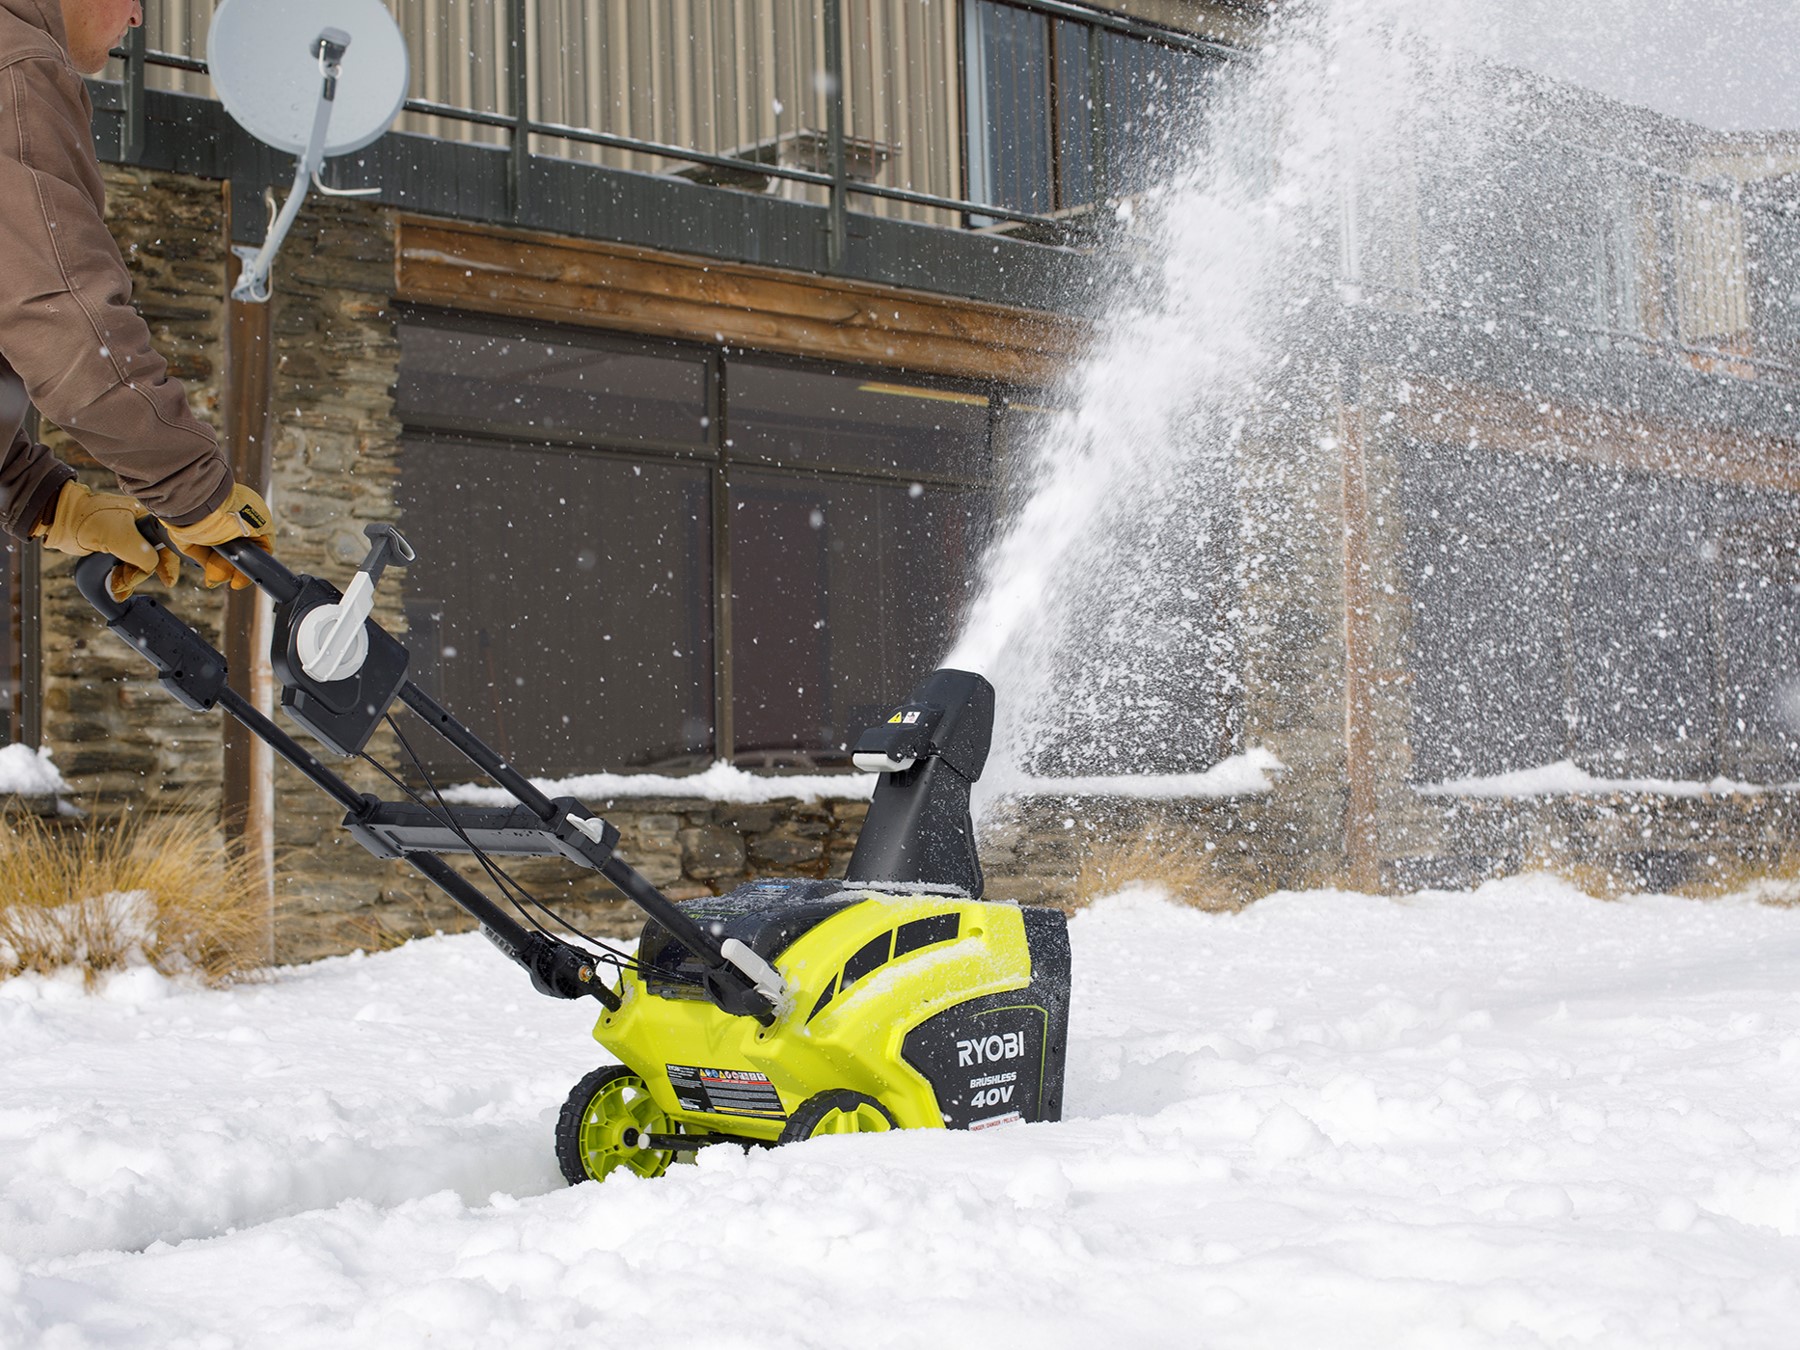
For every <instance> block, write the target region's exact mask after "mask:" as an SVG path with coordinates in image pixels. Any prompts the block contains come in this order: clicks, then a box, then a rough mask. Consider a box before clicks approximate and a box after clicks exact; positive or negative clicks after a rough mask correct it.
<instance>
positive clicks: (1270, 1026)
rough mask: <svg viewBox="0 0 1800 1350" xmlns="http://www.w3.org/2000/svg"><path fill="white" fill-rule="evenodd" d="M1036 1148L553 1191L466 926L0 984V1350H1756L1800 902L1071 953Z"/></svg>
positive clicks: (1791, 1215)
mask: <svg viewBox="0 0 1800 1350" xmlns="http://www.w3.org/2000/svg"><path fill="white" fill-rule="evenodd" d="M1071 937H1072V940H1073V943H1074V951H1075V969H1076V990H1075V1004H1074V1014H1073V1020H1072V1024H1071V1036H1070V1054H1069V1090H1068V1101H1067V1119H1066V1120H1065V1121H1064V1122H1063V1123H1061V1124H1057V1125H1044V1126H1025V1127H1015V1128H1012V1129H1006V1130H996V1131H990V1132H984V1133H982V1134H979V1135H969V1134H955V1135H953V1134H943V1133H936V1132H918V1133H904V1134H895V1135H888V1136H878V1137H869V1138H832V1139H824V1140H820V1141H816V1142H814V1143H811V1144H807V1145H801V1146H797V1147H792V1148H787V1149H781V1150H775V1151H758V1152H755V1153H749V1154H744V1153H739V1152H737V1151H735V1150H731V1149H720V1150H713V1151H710V1152H708V1153H706V1154H704V1155H703V1157H702V1161H701V1163H700V1164H699V1165H698V1166H693V1167H682V1168H678V1169H676V1170H674V1171H673V1172H671V1173H670V1175H668V1176H667V1177H664V1178H662V1179H661V1180H658V1181H654V1182H644V1181H640V1180H639V1179H637V1178H635V1177H632V1176H629V1175H620V1176H616V1177H614V1178H612V1179H610V1180H609V1181H607V1182H606V1183H605V1184H604V1185H600V1186H583V1187H578V1188H575V1189H565V1188H563V1187H561V1186H560V1185H559V1184H558V1181H557V1177H556V1174H555V1169H554V1165H553V1163H552V1161H551V1159H550V1151H549V1142H548V1141H549V1132H550V1128H551V1122H552V1120H553V1119H554V1114H555V1111H556V1109H557V1106H558V1105H559V1103H560V1101H561V1099H562V1096H563V1094H564V1092H565V1091H566V1090H567V1087H568V1086H569V1084H570V1083H572V1082H573V1081H574V1080H575V1078H576V1077H578V1076H579V1075H580V1074H581V1073H582V1072H584V1071H585V1070H586V1069H587V1068H589V1067H591V1066H592V1065H593V1064H594V1063H596V1062H597V1061H598V1060H599V1059H600V1054H599V1052H598V1050H597V1048H596V1047H595V1046H594V1045H593V1043H592V1042H591V1041H589V1040H588V1039H587V1033H588V1029H589V1026H590V1024H591V1020H592V1017H593V1010H592V1009H591V1008H590V1007H577V1006H571V1005H568V1004H563V1003H557V1002H554V1001H551V1000H547V999H542V998H539V997H537V996H535V995H533V994H532V993H531V992H530V990H529V988H528V987H527V985H526V983H525V981H524V979H523V977H522V976H520V975H519V974H518V972H517V971H515V970H514V969H513V968H512V967H511V966H509V965H508V964H507V963H506V962H504V961H503V960H501V959H500V958H499V957H498V956H496V955H495V954H494V953H493V952H492V951H491V950H489V949H488V948H487V947H486V945H485V944H484V943H483V942H482V941H481V940H480V939H479V938H478V937H474V936H467V937H457V938H448V939H436V940H433V941H428V942H421V943H415V944H413V945H411V946H408V947H405V948H402V949H400V950H398V951H395V952H391V953H387V954H384V955H381V956H377V957H371V958H368V959H364V960H357V959H350V960H340V961H331V962H324V963H321V964H319V965H317V966H312V967H307V968H304V969H299V970H290V971H283V972H280V973H279V974H278V975H277V976H276V977H275V978H273V979H272V980H270V981H269V982H267V983H265V984H261V985H253V986H247V987H240V988H237V989H235V990H229V991H216V992H207V991H196V990H193V989H189V988H186V987H184V986H181V985H178V984H172V983H170V982H168V981H166V980H163V979H161V978H160V977H157V976H155V975H154V973H153V972H149V971H137V972H131V973H129V974H128V975H125V976H120V977H117V978H115V979H114V980H112V981H110V982H109V983H107V984H106V985H105V986H104V989H103V992H102V994H101V995H100V996H98V997H82V996H81V995H80V994H79V993H78V992H77V990H76V988H75V987H74V986H73V985H71V984H69V983H67V982H61V981H55V980H36V979H33V980H14V981H10V982H7V983H5V984H0V1044H4V1045H5V1046H6V1061H5V1063H6V1072H5V1073H4V1074H0V1344H5V1345H8V1346H11V1345H32V1344H39V1343H52V1342H54V1343H56V1344H68V1345H88V1344H170V1343H186V1344H221V1345H223V1344H247V1343H251V1342H258V1343H265V1344H277V1345H283V1346H302V1347H305V1346H332V1347H361V1346H370V1347H379V1348H380V1350H397V1348H398V1347H409V1346H422V1345H425V1344H427V1343H429V1344H431V1345H449V1346H476V1345H484V1346H485V1345H494V1344H528V1343H547V1342H551V1341H553V1340H557V1339H567V1338H570V1337H580V1338H582V1339H584V1340H587V1339H602V1340H606V1341H608V1342H609V1343H611V1342H613V1341H617V1342H618V1343H621V1344H630V1345H633V1346H636V1347H639V1348H640V1350H660V1348H661V1347H670V1348H671V1350H673V1348H674V1347H687V1346H691V1345H693V1344H695V1343H696V1341H701V1342H704V1343H707V1344H718V1345H722V1346H729V1347H734V1348H736V1350H761V1348H762V1347H768V1348H769V1350H774V1348H775V1347H784V1348H785V1347H821V1348H822V1347H834V1348H835V1347H839V1346H843V1345H868V1346H871V1347H914V1346H917V1347H937V1346H943V1345H967V1344H994V1345H1032V1346H1042V1347H1047V1348H1048V1350H1059V1348H1060V1347H1069V1348H1070V1350H1075V1348H1076V1347H1079V1350H1091V1347H1092V1346H1093V1345H1094V1344H1096V1343H1100V1344H1111V1345H1128V1346H1131V1347H1134V1350H1135V1348H1136V1347H1171V1348H1173V1347H1182V1348H1183V1350H1185V1348H1186V1347H1191V1346H1194V1345H1201V1344H1204V1345H1206V1346H1208V1347H1223V1348H1225V1350H1230V1348H1231V1347H1252V1346H1254V1347H1268V1346H1331V1347H1333V1350H1339V1348H1340V1347H1342V1348H1353V1347H1363V1346H1367V1347H1381V1350H1391V1348H1392V1347H1394V1346H1396V1345H1412V1346H1421V1347H1427V1346H1428V1347H1439V1346H1456V1347H1470V1346H1495V1347H1501V1346H1545V1345H1570V1346H1574V1345H1581V1346H1590V1345H1605V1346H1633V1347H1635V1346H1647V1345H1680V1346H1683V1347H1684V1348H1686V1347H1711V1346H1719V1347H1727V1346H1728V1347H1731V1350H1754V1348H1757V1347H1769V1348H1771V1350H1773V1348H1774V1347H1783V1350H1785V1347H1787V1346H1790V1345H1792V1343H1793V1327H1794V1325H1795V1321H1796V1319H1797V1318H1800V1278H1797V1277H1796V1274H1795V1272H1796V1270H1797V1269H1800V1265H1797V1264H1796V1261H1795V1251H1796V1243H1797V1242H1800V1124H1797V1123H1796V1122H1800V999H1796V997H1795V995H1794V990H1795V989H1796V988H1800V911H1797V910H1793V909H1779V908H1771V907H1763V906H1755V905H1751V904H1747V903H1743V902H1720V903H1713V904H1700V903H1697V902H1692V901H1675V900H1669V899H1663V898H1649V899H1635V900H1629V901H1625V902H1620V903H1611V904H1603V903H1600V902H1597V901H1594V900H1590V899H1588V898H1586V897H1584V896H1581V895H1579V894H1577V893H1576V892H1574V891H1572V890H1570V889H1569V888H1568V887H1566V886H1564V885H1563V884H1561V883H1558V882H1554V881H1550V880H1546V879H1543V878H1526V879H1519V880H1514V881H1508V882H1504V883H1494V884H1491V885H1489V886H1486V887H1483V888H1482V889H1480V890H1478V891H1475V892H1470V893H1461V894H1441V893H1440V894H1426V895H1420V896H1416V897H1412V898H1410V899H1408V900H1404V901H1399V902H1395V901H1390V900H1385V899H1376V898H1372V897H1368V896H1360V895H1351V894H1341V893H1306V894H1285V895H1278V896H1274V897H1271V898H1270V899H1269V900H1266V901H1264V902H1262V903H1259V904H1257V905H1255V906H1252V907H1251V908H1250V909H1248V910H1246V911H1244V912H1243V913H1240V914H1236V915H1214V914H1205V913H1200V912H1198V911H1193V910H1187V909H1180V908H1176V907H1173V906H1171V905H1169V904H1167V903H1165V902H1164V901H1163V900H1162V899H1160V898H1159V897H1158V896H1156V895H1155V894H1153V893H1150V892H1145V891H1137V892H1133V893H1130V894H1125V895H1121V896H1118V897H1115V898H1113V899H1111V900H1108V901H1104V902H1102V903H1101V904H1099V905H1098V906H1096V907H1095V908H1094V909H1092V910H1090V911H1088V912H1085V913H1083V914H1081V915H1079V916H1078V917H1077V918H1076V919H1075V920H1074V921H1073V924H1072V927H1071Z"/></svg>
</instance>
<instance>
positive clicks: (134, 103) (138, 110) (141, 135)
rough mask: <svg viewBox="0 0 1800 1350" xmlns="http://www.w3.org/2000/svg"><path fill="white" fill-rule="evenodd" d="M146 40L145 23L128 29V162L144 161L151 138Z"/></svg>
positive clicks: (126, 151)
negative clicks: (146, 122)
mask: <svg viewBox="0 0 1800 1350" xmlns="http://www.w3.org/2000/svg"><path fill="white" fill-rule="evenodd" d="M145 49H146V40H145V37H144V30H143V28H142V27H138V28H128V29H126V30H125V135H124V142H125V143H124V145H123V146H122V147H121V148H122V149H123V150H124V152H125V153H124V158H125V162H126V163H127V164H141V163H143V160H144V147H145V143H146V141H147V140H148V136H147V133H146V131H145V128H144V120H145V115H144V51H145Z"/></svg>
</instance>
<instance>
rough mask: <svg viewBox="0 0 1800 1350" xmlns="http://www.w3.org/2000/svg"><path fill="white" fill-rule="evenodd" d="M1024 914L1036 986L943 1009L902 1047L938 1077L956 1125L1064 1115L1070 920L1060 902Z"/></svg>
mask: <svg viewBox="0 0 1800 1350" xmlns="http://www.w3.org/2000/svg"><path fill="white" fill-rule="evenodd" d="M1023 913H1024V919H1025V940H1026V943H1027V945H1028V947H1029V949H1030V952H1031V983H1030V985H1028V986H1027V987H1026V988H1024V989H1021V990H1018V991H1016V992H1014V993H1010V994H989V995H986V996H984V997H982V998H977V999H971V1000H969V1001H968V1002H967V1003H964V1004H961V1005H959V1006H957V1007H955V1008H951V1009H949V1010H948V1011H947V1012H942V1013H939V1014H938V1015H937V1016H936V1017H933V1018H930V1019H928V1020H927V1021H924V1022H921V1023H920V1024H919V1025H918V1026H916V1027H914V1028H913V1029H912V1031H910V1032H909V1033H907V1037H906V1040H905V1042H904V1043H903V1044H902V1046H901V1052H900V1053H901V1057H902V1058H904V1059H905V1060H906V1062H907V1063H908V1064H910V1065H912V1066H913V1068H915V1069H917V1070H918V1071H919V1072H920V1073H921V1074H922V1075H923V1076H924V1077H925V1080H926V1081H927V1082H929V1083H930V1084H931V1086H932V1089H933V1091H935V1092H936V1094H937V1099H938V1109H939V1110H941V1111H942V1112H943V1113H944V1124H945V1125H946V1126H947V1127H948V1128H950V1129H953V1130H968V1129H983V1128H985V1127H987V1126H989V1125H1003V1124H1007V1123H1009V1122H1011V1121H1015V1120H1061V1119H1062V1098H1063V1064H1064V1060H1065V1059H1066V1057H1067V1053H1068V1039H1069V935H1068V923H1067V920H1066V919H1065V918H1064V917H1063V915H1062V913H1061V912H1060V911H1058V910H1054V909H1026V910H1024V911H1023Z"/></svg>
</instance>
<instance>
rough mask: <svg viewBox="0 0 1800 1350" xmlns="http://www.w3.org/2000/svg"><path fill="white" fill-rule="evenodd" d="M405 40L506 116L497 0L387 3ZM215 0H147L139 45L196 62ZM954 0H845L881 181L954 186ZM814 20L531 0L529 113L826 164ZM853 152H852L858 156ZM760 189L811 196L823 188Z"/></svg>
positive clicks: (417, 82)
mask: <svg viewBox="0 0 1800 1350" xmlns="http://www.w3.org/2000/svg"><path fill="white" fill-rule="evenodd" d="M386 3H387V5H388V8H389V10H390V11H391V12H392V13H393V14H394V16H395V18H396V19H397V20H398V22H399V24H400V27H401V31H402V32H403V33H404V34H405V35H406V41H407V46H408V48H409V50H410V52H411V55H412V84H411V89H410V93H411V96H412V97H414V98H419V99H428V100H431V101H433V102H438V103H446V104H450V105H453V106H455V107H460V108H468V109H471V110H474V111H477V112H486V113H498V114H510V113H511V112H512V107H511V93H510V90H511V80H512V69H511V62H512V60H513V51H512V41H511V35H510V32H509V28H508V25H509V18H508V10H507V6H506V5H505V4H503V3H501V2H500V0H386ZM213 8H214V0H146V9H145V22H146V27H147V30H148V37H149V41H150V45H151V47H152V48H153V49H155V50H158V51H166V52H174V53H177V54H179V55H183V56H193V57H198V58H202V59H204V57H205V55H206V49H205V48H206V29H207V25H208V24H209V23H210V22H211V19H212V11H213ZM956 14H957V0H845V3H844V48H845V50H844V69H845V72H846V97H845V112H846V126H847V132H848V135H849V136H850V137H852V138H853V139H854V140H858V141H861V142H865V143H867V146H868V148H869V149H870V150H871V151H872V152H873V153H874V155H875V157H876V159H877V160H878V161H879V163H880V171H879V173H878V174H877V175H876V177H875V179H874V181H876V182H879V183H881V184H884V185H886V186H892V187H900V188H907V189H911V190H913V191H919V192H928V193H932V194H934V195H937V196H946V197H957V196H961V195H962V153H961V143H962V127H961V123H960V118H959V115H958V107H959V96H958V80H959V71H960V57H959V54H958V50H957V21H956ZM823 49H824V19H823V14H822V8H821V6H820V5H819V4H818V0H605V2H604V3H596V2H595V0H528V2H527V5H526V52H525V59H526V61H527V70H526V79H527V88H528V89H529V91H530V96H531V101H532V108H531V113H532V116H533V117H534V118H535V119H536V120H538V121H541V122H552V123H557V124H560V125H564V126H571V127H579V128H582V129H584V130H588V131H599V132H606V133H609V134H612V135H617V136H626V137H631V138H633V139H638V140H646V141H656V142H659V143H661V144H665V145H671V146H679V147H681V148H683V149H692V150H698V151H701V152H704V153H708V154H715V155H735V154H750V153H752V152H755V151H757V150H758V149H759V148H760V150H761V153H763V154H767V155H774V156H777V157H778V158H779V160H780V162H782V163H786V164H789V165H792V166H796V167H804V168H823V165H822V163H821V162H820V160H821V154H820V151H819V148H818V147H819V146H820V145H821V144H822V142H823V139H824V134H825V127H826V118H825V87H824V69H825V60H824V50H823ZM150 82H151V84H152V86H153V87H155V88H159V89H170V90H175V91H178V92H182V93H198V94H206V93H210V85H209V82H208V81H207V80H206V78H205V77H204V76H197V75H189V74H185V73H182V72H177V71H170V70H168V69H166V68H159V69H154V70H153V71H152V72H151V76H150ZM399 129H400V130H402V131H416V132H419V133H421V134H424V135H428V136H435V137H439V138H441V139H444V140H454V141H471V142H476V143H484V144H495V145H499V144H505V143H506V142H507V139H508V135H509V133H508V132H507V131H506V130H505V129H504V128H500V127H482V126H473V125H470V124H468V123H465V122H457V121H455V120H453V119H449V118H442V117H429V116H423V115H420V114H417V113H407V114H404V115H403V116H402V117H401V119H400V122H399ZM531 148H532V151H533V153H535V154H539V155H548V156H554V157H557V158H564V159H574V160H581V161H585V162H588V163H595V164H605V165H608V166H611V167H614V168H625V169H633V170H637V171H639V172H644V173H674V172H676V171H678V170H680V169H681V168H682V167H683V165H682V163H681V161H679V160H674V159H668V158H664V157H660V156H655V155H647V154H643V153H640V152H634V151H624V150H614V149H610V148H603V147H600V146H594V145H586V144H583V143H581V142H579V141H573V140H568V139H565V138H558V137H548V136H537V137H534V138H533V142H532V147H531ZM852 158H853V164H854V162H855V157H854V156H853V157H852ZM769 190H770V191H771V193H773V194H774V195H777V196H781V197H785V198H789V199H791V200H802V201H823V200H824V192H823V190H822V189H819V188H814V187H809V186H806V185H801V184H791V183H782V182H779V181H778V182H775V183H773V184H771V185H770V189H769ZM855 207H856V209H857V210H860V211H864V212H867V213H870V214H877V215H892V216H899V217H903V218H908V219H924V220H933V221H938V222H940V223H947V224H953V223H955V217H954V215H953V214H952V213H947V212H938V211H932V210H929V209H924V208H919V207H912V206H906V205H902V204H899V203H893V202H886V201H879V200H876V199H873V198H860V199H857V200H856V201H855Z"/></svg>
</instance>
